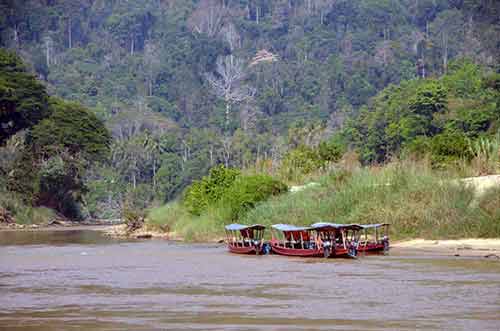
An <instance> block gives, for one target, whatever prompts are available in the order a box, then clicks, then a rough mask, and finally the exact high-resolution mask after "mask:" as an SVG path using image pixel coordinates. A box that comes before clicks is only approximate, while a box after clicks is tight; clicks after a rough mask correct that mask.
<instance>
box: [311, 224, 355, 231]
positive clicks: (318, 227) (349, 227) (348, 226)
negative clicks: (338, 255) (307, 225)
mask: <svg viewBox="0 0 500 331" xmlns="http://www.w3.org/2000/svg"><path fill="white" fill-rule="evenodd" d="M311 228H313V229H314V230H328V229H338V230H339V229H347V230H361V229H362V228H363V227H362V226H361V225H359V224H339V223H329V222H318V223H314V224H313V225H311Z"/></svg>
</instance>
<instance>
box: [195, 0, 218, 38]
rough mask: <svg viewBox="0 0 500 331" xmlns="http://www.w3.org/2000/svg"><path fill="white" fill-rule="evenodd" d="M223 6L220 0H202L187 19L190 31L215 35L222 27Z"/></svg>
mask: <svg viewBox="0 0 500 331" xmlns="http://www.w3.org/2000/svg"><path fill="white" fill-rule="evenodd" d="M224 13H225V8H224V7H223V4H222V3H221V1H220V0H202V1H200V2H199V3H198V6H196V9H195V10H194V11H193V13H192V14H191V16H190V17H189V19H188V26H189V27H190V28H191V30H192V31H194V32H197V33H205V34H207V35H208V36H210V37H213V36H215V35H217V34H218V33H219V31H220V29H221V27H222V22H223V18H224Z"/></svg>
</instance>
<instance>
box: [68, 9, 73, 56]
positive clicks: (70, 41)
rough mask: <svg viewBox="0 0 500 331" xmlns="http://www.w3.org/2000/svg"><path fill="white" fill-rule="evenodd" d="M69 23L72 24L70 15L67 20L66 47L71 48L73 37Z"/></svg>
mask: <svg viewBox="0 0 500 331" xmlns="http://www.w3.org/2000/svg"><path fill="white" fill-rule="evenodd" d="M71 25H72V21H71V16H70V17H69V22H68V47H69V48H70V49H71V48H72V47H73V40H72V39H73V38H72V36H71V30H72V29H71Z"/></svg>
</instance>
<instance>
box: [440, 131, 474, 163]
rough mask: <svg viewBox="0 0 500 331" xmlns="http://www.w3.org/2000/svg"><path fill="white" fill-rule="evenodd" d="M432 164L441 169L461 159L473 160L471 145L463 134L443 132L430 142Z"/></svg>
mask: <svg viewBox="0 0 500 331" xmlns="http://www.w3.org/2000/svg"><path fill="white" fill-rule="evenodd" d="M430 148H431V158H432V163H433V165H434V166H435V167H437V168H440V167H443V166H446V165H447V164H449V163H453V162H455V161H457V160H459V159H471V156H472V155H471V153H470V149H469V143H468V140H467V137H466V136H465V134H463V133H461V132H448V131H447V132H443V133H441V134H438V135H436V136H434V137H433V138H432V139H431V142H430Z"/></svg>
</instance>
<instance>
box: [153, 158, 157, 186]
mask: <svg viewBox="0 0 500 331" xmlns="http://www.w3.org/2000/svg"><path fill="white" fill-rule="evenodd" d="M153 192H156V158H155V157H153Z"/></svg>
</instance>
